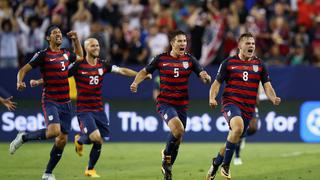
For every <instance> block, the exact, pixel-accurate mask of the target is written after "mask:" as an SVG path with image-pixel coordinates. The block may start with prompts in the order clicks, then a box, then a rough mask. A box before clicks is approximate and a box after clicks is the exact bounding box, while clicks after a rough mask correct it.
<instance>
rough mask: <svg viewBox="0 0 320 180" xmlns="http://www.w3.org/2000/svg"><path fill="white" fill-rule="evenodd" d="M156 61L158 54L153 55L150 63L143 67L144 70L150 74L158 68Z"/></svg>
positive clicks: (157, 60)
mask: <svg viewBox="0 0 320 180" xmlns="http://www.w3.org/2000/svg"><path fill="white" fill-rule="evenodd" d="M158 62H159V56H155V57H154V58H153V59H152V61H151V63H150V64H148V65H147V66H146V67H145V68H146V71H147V72H148V73H150V74H152V73H153V72H154V71H155V70H156V69H157V68H158Z"/></svg>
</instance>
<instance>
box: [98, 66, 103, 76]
mask: <svg viewBox="0 0 320 180" xmlns="http://www.w3.org/2000/svg"><path fill="white" fill-rule="evenodd" d="M98 73H99V75H100V76H102V75H103V69H102V68H99V69H98Z"/></svg>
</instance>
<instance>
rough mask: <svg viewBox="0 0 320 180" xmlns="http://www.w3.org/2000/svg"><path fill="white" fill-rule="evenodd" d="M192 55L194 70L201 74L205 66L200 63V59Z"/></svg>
mask: <svg viewBox="0 0 320 180" xmlns="http://www.w3.org/2000/svg"><path fill="white" fill-rule="evenodd" d="M190 57H191V62H192V64H193V65H192V71H193V72H194V73H196V75H197V76H199V74H200V72H201V71H203V70H204V69H203V67H202V66H201V65H200V63H199V61H198V60H197V59H196V58H195V57H194V56H192V55H190Z"/></svg>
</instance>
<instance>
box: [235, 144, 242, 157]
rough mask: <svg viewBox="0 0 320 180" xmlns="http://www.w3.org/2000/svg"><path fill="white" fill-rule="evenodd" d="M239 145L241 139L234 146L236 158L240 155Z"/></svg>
mask: <svg viewBox="0 0 320 180" xmlns="http://www.w3.org/2000/svg"><path fill="white" fill-rule="evenodd" d="M240 146H241V140H240V142H239V143H237V144H236V148H235V155H236V158H239V157H240Z"/></svg>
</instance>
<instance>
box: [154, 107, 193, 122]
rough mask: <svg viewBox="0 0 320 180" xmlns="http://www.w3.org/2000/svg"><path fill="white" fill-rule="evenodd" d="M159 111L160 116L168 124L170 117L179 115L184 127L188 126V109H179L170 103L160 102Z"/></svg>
mask: <svg viewBox="0 0 320 180" xmlns="http://www.w3.org/2000/svg"><path fill="white" fill-rule="evenodd" d="M157 112H158V113H159V115H160V117H161V118H162V119H163V120H164V121H165V122H166V123H167V124H168V123H169V121H170V119H172V118H174V117H179V119H180V120H181V122H182V124H183V127H184V128H186V125H187V112H186V110H183V109H179V108H177V107H174V106H172V105H169V104H158V108H157Z"/></svg>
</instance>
